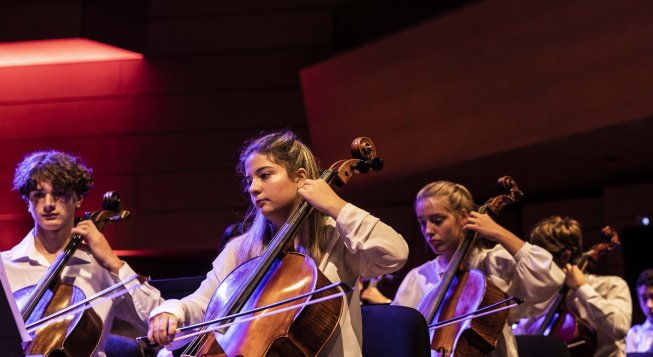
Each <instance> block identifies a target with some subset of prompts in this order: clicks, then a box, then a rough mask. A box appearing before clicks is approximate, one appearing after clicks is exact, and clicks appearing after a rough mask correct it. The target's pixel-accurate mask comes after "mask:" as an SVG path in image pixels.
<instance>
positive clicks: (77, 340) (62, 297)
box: [14, 191, 129, 357]
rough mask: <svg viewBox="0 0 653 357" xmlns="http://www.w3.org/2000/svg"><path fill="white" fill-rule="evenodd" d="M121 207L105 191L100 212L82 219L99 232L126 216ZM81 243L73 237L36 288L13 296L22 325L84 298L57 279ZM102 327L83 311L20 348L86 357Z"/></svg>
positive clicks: (90, 311)
mask: <svg viewBox="0 0 653 357" xmlns="http://www.w3.org/2000/svg"><path fill="white" fill-rule="evenodd" d="M121 204H122V202H121V200H120V195H119V194H118V193H117V192H112V191H110V192H107V193H105V194H104V196H103V198H102V208H103V210H102V211H98V212H86V213H85V214H84V217H83V220H87V219H90V220H91V221H92V222H93V223H94V224H95V225H96V227H97V228H98V230H102V229H103V228H104V226H105V225H106V224H107V223H109V222H115V221H119V220H122V219H125V218H127V217H128V216H129V211H124V210H122V209H121ZM82 241H83V237H82V236H81V235H80V234H74V235H73V236H72V237H71V239H70V241H69V242H68V244H67V245H66V247H64V249H63V251H62V252H61V253H59V255H57V257H56V258H55V260H54V261H53V262H52V264H51V265H50V268H48V270H47V271H46V273H45V274H44V275H43V277H41V279H40V280H39V282H38V283H37V284H36V285H34V286H28V287H25V288H22V289H20V290H18V291H16V292H15V293H14V298H15V299H16V303H17V305H18V306H19V308H20V313H21V315H22V317H23V320H24V321H25V324H26V325H27V324H30V323H32V322H35V321H38V320H41V319H42V318H43V317H47V316H48V315H51V314H54V313H56V312H57V311H60V310H62V309H64V308H66V307H68V306H69V305H72V304H75V303H77V302H79V301H82V300H85V299H86V296H85V294H84V292H83V291H82V290H81V289H79V288H78V287H76V286H74V285H72V284H71V283H69V282H67V281H62V278H61V273H62V271H63V269H64V268H65V267H66V264H67V262H68V261H69V260H70V258H71V257H72V256H73V255H74V254H75V251H76V250H77V248H78V247H79V245H80V244H81V243H82ZM102 328H103V323H102V319H101V318H100V316H98V314H97V313H95V311H94V310H93V309H86V310H84V311H83V312H81V313H78V314H76V315H75V316H74V317H73V318H67V319H64V320H61V321H57V322H53V323H50V324H48V325H47V326H45V327H43V328H41V329H39V330H37V331H36V332H35V336H34V338H33V339H32V341H31V342H28V343H26V344H25V345H24V346H23V349H24V352H25V353H26V354H28V355H36V354H38V355H44V356H61V355H63V356H71V357H72V356H80V357H85V356H90V355H92V354H93V352H94V351H95V349H96V348H97V345H98V344H99V342H100V338H101V336H102Z"/></svg>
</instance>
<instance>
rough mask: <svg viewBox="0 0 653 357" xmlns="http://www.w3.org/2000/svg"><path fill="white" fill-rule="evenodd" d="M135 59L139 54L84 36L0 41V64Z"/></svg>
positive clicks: (26, 64)
mask: <svg viewBox="0 0 653 357" xmlns="http://www.w3.org/2000/svg"><path fill="white" fill-rule="evenodd" d="M138 59H143V55H142V54H140V53H137V52H133V51H129V50H124V49H122V48H118V47H114V46H110V45H107V44H104V43H101V42H97V41H93V40H89V39H85V38H63V39H54V40H36V41H20V42H7V43H0V67H17V66H35V65H50V64H63V63H81V62H101V61H121V60H138Z"/></svg>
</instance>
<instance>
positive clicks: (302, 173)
mask: <svg viewBox="0 0 653 357" xmlns="http://www.w3.org/2000/svg"><path fill="white" fill-rule="evenodd" d="M307 178H308V173H307V172H306V169H304V168H301V169H299V170H297V172H295V182H296V183H297V188H299V187H302V186H304V181H306V179H307Z"/></svg>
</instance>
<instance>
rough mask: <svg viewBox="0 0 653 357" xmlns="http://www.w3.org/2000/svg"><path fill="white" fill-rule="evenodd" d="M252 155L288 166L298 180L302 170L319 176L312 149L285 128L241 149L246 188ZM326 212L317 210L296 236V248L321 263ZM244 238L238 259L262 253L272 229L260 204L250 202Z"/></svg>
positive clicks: (313, 177)
mask: <svg viewBox="0 0 653 357" xmlns="http://www.w3.org/2000/svg"><path fill="white" fill-rule="evenodd" d="M253 154H263V155H266V156H267V157H268V159H270V160H271V161H272V162H274V163H276V164H278V165H280V166H282V167H283V168H285V169H286V171H287V173H288V176H289V177H290V178H291V179H295V178H296V175H297V171H298V170H299V169H302V168H303V169H304V170H306V178H309V179H318V178H319V177H320V169H319V166H318V163H317V160H316V159H315V156H313V153H312V152H311V150H310V149H309V148H308V147H307V146H306V145H305V144H304V143H302V142H301V141H300V140H299V138H298V137H297V135H295V133H293V132H291V131H289V130H284V131H277V132H272V133H269V134H264V135H261V136H259V137H255V138H252V139H250V140H248V141H247V142H245V145H244V146H243V149H242V150H241V152H240V160H239V163H238V168H237V171H238V173H239V174H240V175H241V177H242V179H243V188H244V189H245V190H246V187H247V183H246V182H245V162H246V161H247V159H248V158H249V157H250V156H251V155H253ZM325 220H326V215H325V214H324V213H322V212H319V211H317V210H314V211H313V212H312V213H311V215H310V216H309V217H307V218H306V221H305V222H304V224H303V225H302V227H301V228H300V230H299V232H298V233H297V235H296V237H295V249H297V250H298V251H300V252H302V253H304V254H307V255H308V256H310V257H312V258H313V259H314V260H315V261H316V262H319V261H320V259H322V256H323V255H324V252H325V250H326V244H327V242H326V231H325ZM245 227H246V232H245V237H244V242H243V245H242V249H241V250H240V251H239V252H238V261H239V263H242V262H244V261H246V260H248V259H251V258H253V257H256V256H259V255H261V253H262V252H263V250H264V249H265V247H266V246H267V244H268V243H269V241H270V239H271V238H272V237H271V236H272V228H271V224H270V222H269V221H268V220H267V219H266V218H265V217H264V216H263V214H261V212H260V210H258V209H257V207H256V206H255V205H253V204H251V203H250V206H249V209H248V211H247V214H246V217H245Z"/></svg>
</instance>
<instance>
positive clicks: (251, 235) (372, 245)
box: [148, 131, 408, 356]
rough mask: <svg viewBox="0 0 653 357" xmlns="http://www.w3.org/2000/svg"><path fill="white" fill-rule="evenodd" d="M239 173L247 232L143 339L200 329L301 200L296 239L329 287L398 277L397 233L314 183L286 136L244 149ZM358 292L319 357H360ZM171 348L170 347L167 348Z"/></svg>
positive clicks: (402, 257) (403, 253)
mask: <svg viewBox="0 0 653 357" xmlns="http://www.w3.org/2000/svg"><path fill="white" fill-rule="evenodd" d="M238 170H239V173H240V174H241V175H242V176H243V182H244V186H245V190H246V192H247V193H248V194H249V196H250V199H251V208H250V211H249V213H250V214H249V217H250V218H251V219H252V223H251V226H250V227H249V229H248V230H247V231H246V232H245V233H244V234H243V235H242V236H240V237H237V238H235V239H233V240H232V241H231V242H229V244H227V246H226V247H225V249H224V250H223V251H222V252H221V253H220V255H219V256H218V257H217V258H216V259H215V261H214V262H213V270H211V271H210V272H209V273H208V274H207V276H206V279H205V280H204V281H203V282H202V284H201V286H200V288H199V289H198V290H197V291H196V292H194V293H193V294H191V295H190V296H188V297H185V298H183V299H181V300H168V301H166V303H164V304H163V305H162V306H160V307H159V308H157V309H155V310H154V311H153V312H152V314H151V315H150V316H151V317H150V329H149V332H148V336H149V338H150V340H151V341H156V342H157V343H159V344H161V345H164V344H166V343H168V342H170V341H171V340H172V338H173V337H174V336H175V329H176V328H177V327H178V326H183V325H188V324H193V323H197V322H201V321H202V320H203V319H204V315H205V310H206V309H207V304H208V303H209V299H211V296H212V295H213V293H214V291H216V289H217V288H218V285H219V284H220V283H221V282H222V281H223V280H224V279H225V278H226V277H227V275H228V274H229V273H230V272H231V271H233V270H234V269H235V268H236V267H237V266H238V265H239V264H241V263H243V262H245V261H246V260H248V259H250V258H253V257H257V256H259V255H261V253H262V252H263V251H264V250H265V247H266V244H267V243H268V242H269V240H270V237H271V235H273V233H274V232H275V231H276V230H278V229H279V228H280V227H281V226H282V225H283V224H284V222H286V220H287V219H288V217H289V215H290V213H291V212H292V211H293V209H294V208H295V207H296V206H297V205H298V203H299V202H300V199H301V198H303V199H305V200H306V201H307V202H308V203H310V204H311V205H312V206H313V207H315V208H316V210H314V211H313V213H311V215H310V216H309V217H308V218H307V220H306V221H305V222H304V225H303V227H302V228H301V229H300V231H299V233H298V234H297V235H296V237H295V239H294V248H295V250H296V251H298V252H302V253H304V254H306V255H308V256H310V257H311V258H312V259H313V260H314V261H315V262H316V263H317V265H318V267H319V270H320V271H322V272H323V273H324V275H325V276H326V277H327V278H329V280H330V281H331V282H338V281H341V282H343V283H345V284H348V285H349V286H355V285H356V282H357V281H358V279H359V277H360V276H363V277H368V278H370V277H373V276H376V275H380V274H386V273H391V272H394V271H396V270H398V269H400V268H401V267H402V266H403V265H404V263H405V261H406V258H407V255H408V246H407V245H406V243H405V241H404V240H403V238H402V237H401V235H399V234H398V233H397V232H395V231H394V230H393V229H392V228H391V227H389V226H388V225H386V224H385V223H383V222H381V221H380V220H379V219H378V218H376V217H374V216H372V215H371V214H369V213H368V212H366V211H364V210H362V209H360V208H357V207H355V206H354V205H352V204H350V203H347V202H345V201H344V200H342V199H341V198H340V197H339V196H338V195H337V194H336V193H335V192H334V191H333V190H332V189H331V187H330V186H329V185H328V184H327V183H326V182H325V181H323V180H321V179H317V178H318V177H319V169H318V166H317V163H316V160H315V158H314V156H313V154H312V153H311V151H310V150H309V149H308V147H306V146H305V145H304V144H303V143H302V142H300V141H299V139H298V138H297V137H296V136H295V135H294V134H293V133H291V132H288V131H282V132H276V133H272V134H268V135H264V136H260V137H258V138H254V139H253V140H251V141H249V142H248V143H246V145H245V147H244V149H243V150H242V151H241V154H240V164H239V166H238ZM361 329H362V328H361V313H360V300H359V292H358V291H357V290H356V291H354V293H353V294H351V295H348V298H347V301H346V303H345V305H344V311H343V313H342V317H341V319H340V321H339V323H338V326H337V328H336V331H335V333H334V335H333V336H332V337H331V339H330V340H329V341H328V342H327V344H326V346H325V348H324V350H323V351H322V353H321V355H331V356H360V355H361V344H362V333H361ZM172 347H175V346H172Z"/></svg>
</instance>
